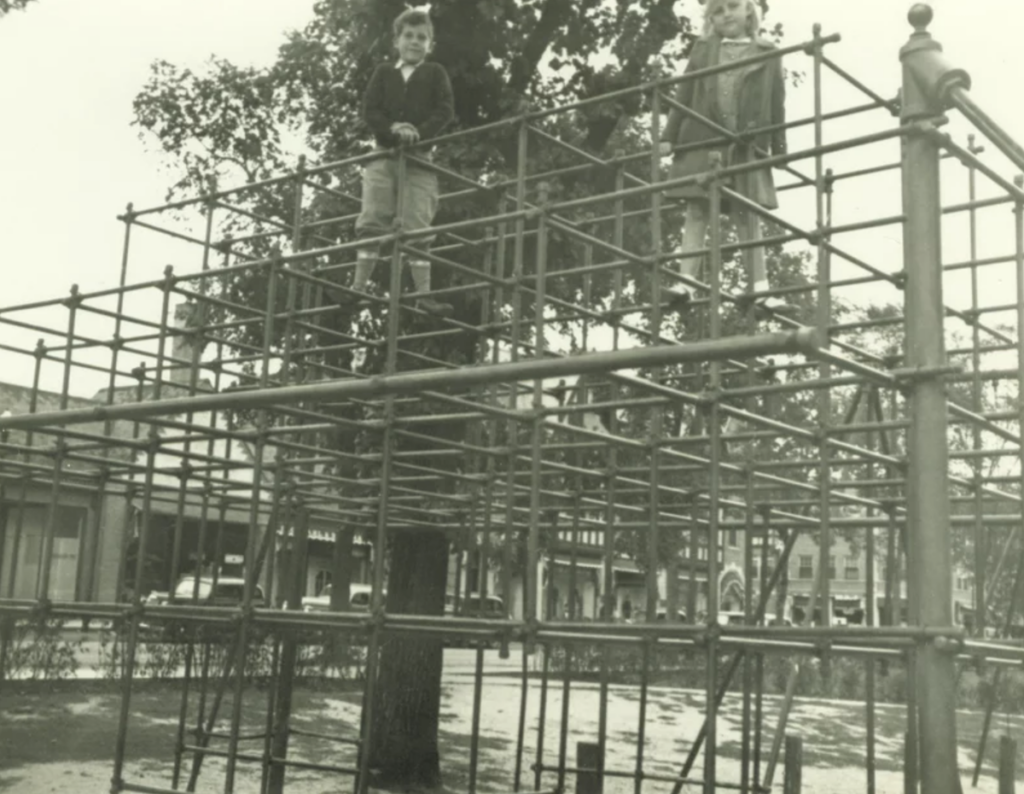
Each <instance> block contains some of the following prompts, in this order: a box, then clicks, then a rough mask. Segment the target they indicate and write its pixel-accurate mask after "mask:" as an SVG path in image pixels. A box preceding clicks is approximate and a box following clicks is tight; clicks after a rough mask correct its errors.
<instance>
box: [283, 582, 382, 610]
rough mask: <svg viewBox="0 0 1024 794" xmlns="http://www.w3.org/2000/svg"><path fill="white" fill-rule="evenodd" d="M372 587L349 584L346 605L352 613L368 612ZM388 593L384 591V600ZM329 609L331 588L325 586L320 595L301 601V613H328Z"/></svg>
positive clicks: (307, 597)
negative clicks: (347, 604)
mask: <svg viewBox="0 0 1024 794" xmlns="http://www.w3.org/2000/svg"><path fill="white" fill-rule="evenodd" d="M372 595H373V586H372V585H368V584H351V585H349V587H348V603H349V607H350V608H351V609H352V611H353V612H369V611H370V598H371V597H372ZM387 596H388V591H387V590H384V598H387ZM330 609H331V586H330V585H327V586H326V587H324V589H323V590H321V591H320V595H315V596H306V597H305V598H303V599H302V611H303V612H329V611H330Z"/></svg>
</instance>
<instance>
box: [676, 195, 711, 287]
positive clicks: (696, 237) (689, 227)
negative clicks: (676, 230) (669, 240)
mask: <svg viewBox="0 0 1024 794" xmlns="http://www.w3.org/2000/svg"><path fill="white" fill-rule="evenodd" d="M707 231H708V204H707V202H706V201H703V200H701V199H691V200H690V201H688V202H687V203H686V221H685V223H684V226H683V244H682V246H681V248H680V252H681V253H683V254H686V253H687V252H690V251H699V250H700V249H701V248H704V247H705V246H704V243H705V239H704V238H705V237H706V236H707ZM698 272H700V256H690V257H683V258H682V259H680V260H679V274H680V275H681V276H690V277H691V278H696V277H697V273H698Z"/></svg>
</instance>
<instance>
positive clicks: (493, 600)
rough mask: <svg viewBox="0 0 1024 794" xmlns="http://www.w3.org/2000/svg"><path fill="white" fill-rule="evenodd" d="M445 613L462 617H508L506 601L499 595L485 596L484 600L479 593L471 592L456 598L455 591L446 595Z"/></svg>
mask: <svg viewBox="0 0 1024 794" xmlns="http://www.w3.org/2000/svg"><path fill="white" fill-rule="evenodd" d="M444 614H445V615H448V616H452V615H454V616H456V617H460V618H501V619H504V618H507V617H508V612H507V610H506V609H505V602H504V601H503V600H502V599H501V598H499V597H498V596H493V595H489V596H484V597H483V602H482V603H481V599H480V596H479V594H477V593H470V594H469V595H468V596H465V595H464V596H461V597H459V598H458V599H456V598H455V594H454V593H448V594H447V595H446V596H445V597H444Z"/></svg>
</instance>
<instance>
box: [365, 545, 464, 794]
mask: <svg viewBox="0 0 1024 794" xmlns="http://www.w3.org/2000/svg"><path fill="white" fill-rule="evenodd" d="M447 578H448V539H447V537H446V536H445V534H444V533H443V532H437V531H433V530H429V529H417V530H410V531H406V532H397V533H395V534H394V536H393V539H392V548H391V570H390V572H389V574H388V597H387V611H388V612H389V613H398V614H420V615H443V614H444V595H445V586H446V584H447ZM443 655H444V643H443V640H442V639H441V638H440V637H438V636H432V635H416V634H407V635H399V636H395V635H390V636H387V637H386V638H384V640H383V642H382V643H381V648H380V671H379V678H378V681H377V687H376V689H375V691H374V700H373V704H372V706H373V723H372V724H373V736H372V747H371V751H370V768H371V778H370V782H371V785H372V786H374V787H377V788H392V789H397V788H401V789H408V788H435V787H438V786H440V784H441V758H440V754H439V752H438V744H437V733H438V721H439V718H440V713H441V668H442V662H443Z"/></svg>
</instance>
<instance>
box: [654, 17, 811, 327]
mask: <svg viewBox="0 0 1024 794" xmlns="http://www.w3.org/2000/svg"><path fill="white" fill-rule="evenodd" d="M760 28H761V19H760V15H759V13H758V9H757V5H756V3H755V0H708V2H707V5H706V6H705V9H704V35H703V36H702V37H701V38H700V39H698V40H697V42H695V43H694V45H693V50H692V51H691V53H690V59H689V62H688V63H687V66H686V72H687V73H690V72H696V71H698V70H701V69H707V68H709V67H713V66H719V65H725V64H730V63H733V62H737V61H744V60H746V59H749V58H754V57H757V56H761V55H764V54H765V53H766V52H769V51H771V50H773V49H775V45H774V44H772V43H771V42H769V41H766V40H765V39H763V38H761V37H760V36H759V35H758V34H759V31H760ZM675 101H676V103H677V104H678V105H682V106H683V107H685V108H688V109H689V110H690V111H692V115H691V113H690V112H685V111H683V110H681V109H680V108H678V107H675V106H673V107H672V109H671V111H670V112H669V116H668V123H667V124H666V125H665V131H664V133H663V135H662V138H661V141H660V143H659V150H660V152H661V154H663V155H668V154H671V153H673V152H675V157H674V158H673V161H672V169H671V178H672V179H678V178H680V177H684V176H691V175H694V174H701V173H706V172H708V171H710V170H711V167H712V157H713V154H714V153H717V154H718V155H720V156H721V160H722V166H723V167H724V168H728V167H730V166H737V165H743V164H746V163H750V162H754V161H757V160H759V159H762V158H763V157H766V156H768V155H780V154H785V153H786V135H785V130H784V129H782V125H783V123H784V121H785V108H784V102H785V84H784V82H783V77H782V63H781V59H780V58H778V57H775V58H770V57H769V58H762V59H761V60H759V61H755V62H752V63H745V64H743V65H741V66H738V67H736V68H735V69H729V70H727V71H721V72H717V73H715V74H710V75H707V76H705V77H698V78H696V79H693V80H687V81H685V82H682V83H680V84H679V88H678V90H677V92H676V96H675ZM707 122H711V124H709V123H707ZM713 125H714V126H713ZM764 127H773V128H774V129H771V130H768V131H765V132H757V133H756V134H750V133H751V132H753V131H754V130H759V129H761V128H764ZM723 128H724V130H728V132H730V133H733V134H734V135H738V136H740V139H739V140H736V141H733V140H730V139H729V138H728V137H727V136H726V135H725V133H724V132H723ZM702 142H707V146H703V147H702V146H700V144H701V143H702ZM695 144H696V146H695ZM679 147H686V148H685V149H683V150H681V151H678V152H676V151H675V150H676V149H677V148H679ZM722 184H723V186H724V187H727V188H729V189H731V190H733V191H735V192H736V193H739V194H740V195H742V196H744V197H746V198H748V199H750V200H751V201H753V202H756V203H757V204H759V205H761V206H762V207H764V208H766V209H775V208H777V207H778V206H779V204H778V200H777V198H776V196H775V185H774V183H773V181H772V174H771V170H770V169H769V168H756V169H754V170H750V171H745V172H744V173H742V174H736V175H734V176H731V177H729V178H728V179H726V180H724V181H723V182H722ZM668 195H669V196H670V197H673V198H681V199H683V200H684V201H685V202H686V222H685V226H684V229H683V244H682V248H681V251H680V253H681V254H682V256H681V258H680V260H679V273H680V275H683V276H688V277H691V278H696V276H697V272H698V270H699V268H700V257H699V256H693V255H692V254H691V255H690V256H686V254H687V252H693V251H697V250H699V249H701V248H704V247H705V241H704V238H705V235H706V233H707V227H708V213H709V211H710V207H709V201H708V192H707V189H706V188H705V187H703V186H701V185H699V184H697V183H693V184H690V185H685V186H682V187H678V188H674V189H671V190H669V191H668ZM737 203H738V202H737ZM721 211H722V212H723V213H728V214H731V215H732V216H733V218H734V220H735V221H736V225H737V229H738V233H739V238H740V241H741V242H748V241H753V240H759V239H760V238H761V223H760V219H759V218H758V216H757V215H755V214H754V213H753V212H750V211H749V210H747V209H745V208H744V207H743V206H731V205H730V202H729V200H728V199H727V198H724V197H723V198H722V201H721ZM747 255H748V256H749V257H750V259H751V273H752V277H753V284H752V291H753V292H754V293H763V292H766V291H768V290H769V289H771V288H770V286H769V284H768V271H767V268H766V266H765V256H764V247H763V246H758V247H756V248H752V249H748V252H747ZM665 292H666V293H667V295H665V294H663V295H662V298H663V299H665V298H667V300H668V308H669V310H670V311H683V310H685V309H686V308H687V306H688V305H689V303H690V300H691V298H692V296H693V288H692V287H691V286H689V285H687V284H685V283H682V284H677V285H675V286H673V287H671V288H669V289H667V290H666V291H665ZM755 305H756V306H757V307H758V308H760V309H762V310H767V311H770V312H780V313H781V312H786V311H788V310H791V309H792V307H791V306H789V305H788V304H786V303H785V302H784V301H782V300H780V299H779V298H777V297H774V296H769V295H759V296H757V297H756V298H755Z"/></svg>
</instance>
